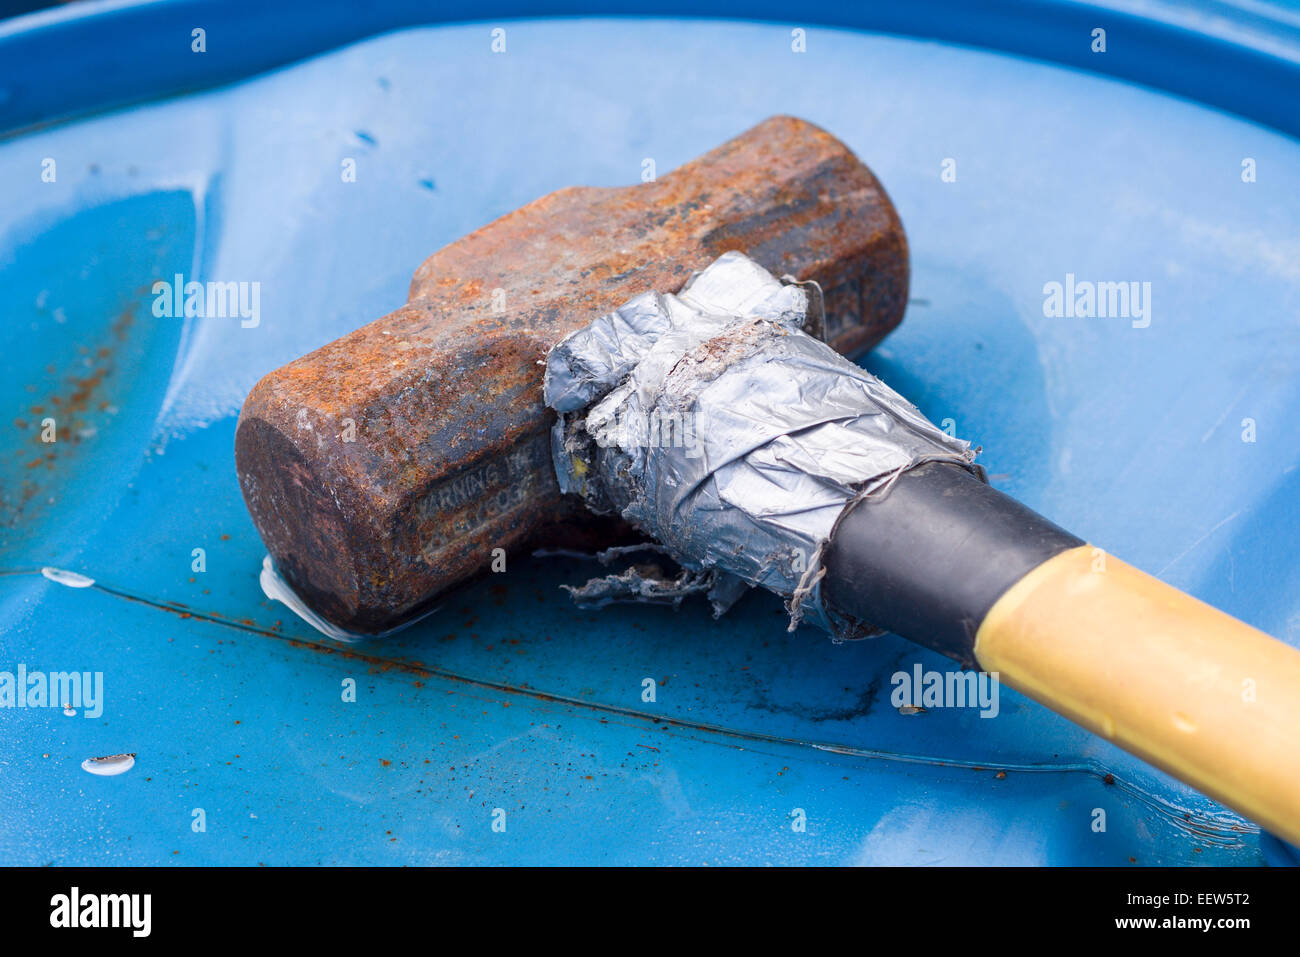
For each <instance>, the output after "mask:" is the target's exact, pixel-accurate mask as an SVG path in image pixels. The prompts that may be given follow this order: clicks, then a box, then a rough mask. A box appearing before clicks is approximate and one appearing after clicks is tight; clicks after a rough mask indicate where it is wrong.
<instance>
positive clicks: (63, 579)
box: [41, 565, 95, 588]
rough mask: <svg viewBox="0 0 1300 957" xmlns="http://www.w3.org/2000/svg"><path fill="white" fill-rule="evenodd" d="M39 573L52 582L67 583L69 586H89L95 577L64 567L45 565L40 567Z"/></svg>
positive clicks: (93, 582)
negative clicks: (88, 576)
mask: <svg viewBox="0 0 1300 957" xmlns="http://www.w3.org/2000/svg"><path fill="white" fill-rule="evenodd" d="M41 574H42V575H44V576H45V577H46V578H48V579H49V580H50V581H52V582H57V583H58V584H60V585H67V586H68V587H69V588H89V587H90V586H91V585H93V584H95V579H93V578H87V577H86V576H85V575H82V574H79V573H78V572H70V571H68V570H67V569H64V568H51V567H50V566H48V565H47V566H45V567H44V568H42V569H41Z"/></svg>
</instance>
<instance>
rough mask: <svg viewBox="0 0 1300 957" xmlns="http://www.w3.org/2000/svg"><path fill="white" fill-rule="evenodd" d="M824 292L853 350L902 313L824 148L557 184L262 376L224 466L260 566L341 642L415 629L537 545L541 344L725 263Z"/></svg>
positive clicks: (872, 194) (891, 244)
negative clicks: (357, 320)
mask: <svg viewBox="0 0 1300 957" xmlns="http://www.w3.org/2000/svg"><path fill="white" fill-rule="evenodd" d="M733 249H739V250H745V251H746V252H748V253H749V255H750V256H752V257H753V258H754V259H756V260H757V261H759V262H760V263H762V264H763V265H764V266H765V267H767V268H768V269H770V270H772V271H773V272H775V273H777V274H778V275H784V274H789V275H793V276H795V277H796V278H798V279H800V280H812V281H814V282H816V283H817V284H818V285H819V286H820V288H821V289H822V291H823V293H824V297H825V304H826V308H825V316H826V320H825V321H826V330H825V335H826V338H827V340H828V341H829V342H830V343H831V344H832V345H833V346H834V347H835V348H836V349H838V350H839V351H841V352H843V353H846V354H849V355H856V354H859V353H861V352H864V351H866V350H867V349H869V348H870V347H871V346H873V345H875V344H876V343H877V342H879V341H880V339H881V338H883V337H884V335H885V334H886V333H887V332H889V331H890V330H891V329H893V328H894V327H895V326H896V325H897V324H898V323H899V321H900V320H901V319H902V317H903V309H904V307H905V306H906V304H907V287H908V256H907V241H906V239H905V238H904V236H903V229H902V226H901V225H900V224H899V221H898V215H897V213H895V211H894V207H893V205H892V204H891V203H890V201H889V197H888V196H886V195H885V192H884V190H883V189H882V188H881V186H880V184H879V183H878V182H877V181H876V178H875V177H874V176H873V175H872V174H871V171H870V170H868V169H867V167H866V166H864V165H863V164H862V163H861V162H860V161H859V160H858V159H857V157H855V156H854V155H853V153H852V152H850V151H849V149H848V148H847V147H845V146H844V145H843V144H842V143H840V142H839V141H838V140H836V139H835V138H834V137H832V136H830V135H829V134H827V133H825V132H824V131H822V130H820V129H818V128H816V127H814V126H812V125H811V124H809V123H806V122H803V121H802V120H797V119H793V118H790V117H775V118H773V119H769V120H767V121H766V122H764V123H761V124H760V125H758V126H756V127H754V128H753V129H752V130H750V131H748V132H747V133H745V134H743V135H742V136H739V137H737V138H736V139H734V140H731V141H730V142H728V143H725V144H723V145H722V146H720V147H718V148H717V149H715V150H713V151H712V152H710V153H707V154H706V155H704V156H701V157H700V158H698V159H696V160H695V161H693V162H691V163H688V164H686V165H685V166H683V167H681V168H680V169H678V170H675V171H674V172H672V173H670V174H668V175H666V176H663V177H662V178H660V179H658V180H657V181H654V182H650V183H643V184H641V185H638V186H632V187H625V188H613V189H592V188H571V189H563V190H560V191H558V192H555V193H551V194H550V195H548V196H544V197H542V198H541V199H539V200H537V201H535V202H533V203H530V204H528V205H527V206H524V207H523V208H521V209H518V210H516V211H515V212H513V213H509V214H508V215H506V216H503V217H502V218H500V219H498V220H496V221H495V222H492V223H490V224H488V225H487V226H484V227H483V228H482V229H480V230H478V231H477V232H474V233H471V234H470V235H468V236H466V237H464V238H463V239H460V240H458V241H457V242H454V243H452V244H451V245H450V246H447V247H446V248H444V249H442V250H441V251H439V252H437V253H435V254H434V255H432V256H430V257H429V259H427V260H426V261H425V262H424V264H423V265H421V266H420V267H419V269H417V270H416V273H415V278H414V279H413V280H412V282H411V290H410V296H409V301H408V302H407V304H406V305H405V306H403V307H402V308H400V309H398V310H397V311H396V312H394V313H391V314H390V315H388V316H385V317H384V318H382V319H379V320H377V321H375V322H372V323H370V324H369V325H366V326H363V327H362V328H360V329H358V330H356V331H355V332H353V333H351V334H349V335H346V336H344V337H342V338H341V339H338V340H336V341H334V342H331V343H330V344H329V345H327V346H324V347H323V348H320V349H317V350H316V351H315V352H312V353H310V354H309V355H306V356H304V357H302V358H301V359H298V360H296V361H294V362H291V363H289V364H288V365H286V366H284V367H282V368H280V369H276V370H275V371H274V372H271V373H270V374H269V375H267V376H266V377H265V378H263V379H262V380H261V381H260V382H258V383H257V385H256V386H255V387H254V388H253V391H252V392H251V393H250V394H249V396H248V398H247V400H245V402H244V407H243V411H242V412H241V414H240V418H239V426H238V433H237V435H236V437H235V461H236V467H237V469H238V472H239V480H240V484H241V486H242V488H243V492H244V500H245V501H246V502H247V504H248V509H249V511H250V512H251V513H252V516H253V521H254V522H256V524H257V528H258V530H259V531H260V532H261V533H262V538H263V540H264V541H265V543H266V546H267V548H268V549H269V551H270V553H271V558H272V560H273V561H274V563H275V566H276V568H277V570H278V571H279V573H280V574H281V575H282V576H283V577H284V578H285V579H286V580H287V581H288V583H289V584H290V585H291V586H292V588H293V589H294V591H295V592H296V593H297V594H298V595H299V597H301V598H302V599H303V600H304V601H305V602H306V603H307V605H308V606H310V607H311V608H312V609H313V610H314V611H316V612H317V613H318V614H320V615H321V616H323V617H324V618H325V619H327V620H328V621H330V622H332V623H333V624H335V625H337V626H339V627H341V628H343V629H345V630H347V631H351V632H356V633H369V634H374V633H379V632H383V631H386V630H389V629H391V628H393V627H395V626H397V625H400V624H402V623H403V622H405V621H409V620H411V619H412V618H416V617H419V615H420V614H422V613H423V612H424V611H426V610H427V609H428V608H430V607H432V603H433V602H434V601H435V600H436V597H437V595H438V594H439V593H441V592H443V591H445V590H446V589H447V588H449V587H451V586H452V585H455V584H457V583H459V582H461V581H464V580H465V579H466V578H469V577H471V576H472V575H474V574H476V573H478V572H481V571H483V570H486V569H487V568H488V567H489V563H490V561H491V557H492V553H493V549H497V548H503V549H506V550H513V549H518V548H523V547H527V546H528V545H529V544H530V543H532V542H538V543H541V542H554V541H555V536H556V534H557V531H558V529H559V528H563V529H565V530H567V529H568V528H569V526H572V525H573V524H574V523H573V519H574V518H575V517H577V518H582V520H583V524H589V522H588V520H587V518H586V517H584V516H583V514H582V512H581V510H580V506H577V505H575V504H573V503H572V502H566V501H565V500H564V499H562V498H561V496H560V491H559V488H558V486H557V484H556V481H555V470H554V468H553V466H552V465H551V453H550V446H549V444H548V438H547V430H548V428H549V427H550V422H551V419H552V418H553V417H552V416H550V413H548V412H547V410H546V408H545V407H544V406H543V404H542V368H541V366H540V365H539V364H538V363H539V362H540V360H542V359H543V358H544V357H545V355H546V353H547V351H548V350H550V348H551V347H552V346H554V345H555V344H556V342H558V341H559V340H560V339H561V338H563V337H564V335H566V334H567V333H569V332H572V331H573V330H574V329H577V328H579V327H581V326H583V325H586V324H587V323H589V322H591V321H592V320H593V319H595V318H596V317H598V316H600V315H601V314H603V313H605V312H608V311H609V310H611V309H613V308H615V307H616V306H619V305H621V304H622V303H623V302H625V301H626V300H627V299H630V298H631V297H632V296H634V295H636V294H637V293H639V292H643V291H644V290H646V289H664V288H671V289H676V288H679V287H680V286H681V285H682V284H683V283H684V282H685V281H686V279H687V278H688V277H689V276H690V275H691V273H692V272H693V271H695V270H698V269H702V268H704V267H705V266H706V265H707V264H708V263H710V262H711V261H713V260H714V259H715V258H716V257H717V256H718V255H720V254H721V253H724V252H726V251H728V250H733Z"/></svg>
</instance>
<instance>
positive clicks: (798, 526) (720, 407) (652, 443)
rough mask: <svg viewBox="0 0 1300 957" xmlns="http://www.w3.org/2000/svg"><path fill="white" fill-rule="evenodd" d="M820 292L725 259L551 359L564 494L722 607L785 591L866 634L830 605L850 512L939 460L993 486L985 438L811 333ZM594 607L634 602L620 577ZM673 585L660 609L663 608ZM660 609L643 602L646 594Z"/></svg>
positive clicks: (805, 609) (793, 613) (793, 605)
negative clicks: (638, 539) (949, 430)
mask: <svg viewBox="0 0 1300 957" xmlns="http://www.w3.org/2000/svg"><path fill="white" fill-rule="evenodd" d="M820 320H821V316H820V299H819V297H818V296H812V297H810V296H809V294H808V292H807V291H805V289H804V288H803V287H802V286H800V285H798V284H793V283H790V284H787V283H783V282H781V281H780V280H778V279H776V278H775V277H774V276H772V275H771V274H770V273H768V272H767V271H766V270H765V269H763V267H762V266H760V265H758V264H757V263H755V262H754V261H753V260H751V259H749V258H748V257H746V256H744V255H743V254H741V253H738V252H730V253H726V254H724V255H723V256H721V257H720V258H719V259H717V260H716V261H715V262H713V263H712V264H711V265H710V266H709V267H708V268H707V269H705V270H704V271H703V272H701V273H699V274H697V275H696V276H695V277H693V278H692V279H691V281H690V282H688V283H687V284H686V286H685V287H684V288H683V289H682V291H681V292H680V293H679V294H677V295H673V294H660V293H653V292H651V293H645V294H643V295H641V296H638V297H636V298H635V299H633V300H631V301H630V302H628V303H627V304H626V305H624V306H623V307H621V308H620V309H618V310H616V311H614V312H612V313H610V314H608V315H606V316H602V317H601V318H600V319H598V320H596V321H595V322H593V323H592V324H591V325H590V326H587V327H586V328H583V329H580V330H578V331H576V332H574V333H573V334H571V335H569V336H568V337H566V338H565V339H564V340H562V341H561V342H560V343H559V344H557V345H556V346H555V348H554V349H552V350H551V352H550V354H549V355H548V356H547V361H546V378H545V398H546V403H547V405H549V406H550V407H551V408H553V409H555V410H556V411H557V412H558V413H559V419H558V421H557V422H556V425H555V428H554V431H553V433H552V443H551V447H552V455H553V458H554V461H555V469H556V473H557V475H558V477H559V481H560V487H561V488H562V489H563V490H564V491H565V492H569V493H573V494H578V495H582V496H583V497H584V499H585V500H586V502H587V504H588V506H589V507H591V508H592V509H593V510H595V511H598V512H602V513H617V514H619V515H621V516H622V517H623V518H625V519H626V520H627V521H629V522H630V523H631V524H632V525H634V526H636V527H637V528H639V529H640V530H641V531H643V532H645V533H646V534H648V535H650V536H652V537H653V538H655V539H656V540H657V541H658V542H660V543H661V544H662V545H663V546H664V548H665V550H666V551H667V552H668V554H669V555H670V556H671V557H672V558H673V559H674V561H676V562H677V563H678V564H679V565H681V566H682V567H683V568H684V569H687V570H689V571H691V572H695V573H696V574H695V575H688V576H686V580H685V581H684V582H683V584H684V585H687V586H688V587H689V590H690V591H692V592H694V591H699V590H701V581H702V580H703V579H701V578H700V575H701V574H704V575H708V576H710V577H709V578H708V579H707V580H708V582H709V584H710V589H709V594H710V597H711V598H712V599H713V601H714V608H715V611H716V612H717V613H719V614H720V613H721V612H722V611H725V610H726V607H728V606H729V605H730V603H731V602H733V601H734V600H735V599H736V597H738V595H739V594H740V593H742V592H743V591H744V590H745V589H744V588H743V587H741V583H743V584H744V585H750V586H754V585H757V586H761V587H763V588H766V589H768V590H770V591H773V592H776V593H777V594H778V595H782V596H784V597H785V598H786V599H787V600H788V601H787V608H788V609H789V611H790V617H791V623H790V627H791V628H792V629H793V628H794V627H795V626H796V625H797V624H798V623H799V621H800V620H801V618H802V619H808V620H811V621H814V622H816V623H817V624H819V625H821V626H822V627H823V628H825V629H827V630H828V631H830V632H831V634H832V635H834V636H835V637H837V638H852V637H862V636H863V635H865V634H869V633H870V631H871V629H870V626H869V625H868V624H867V623H864V622H858V621H854V620H850V619H848V618H846V617H845V616H843V615H840V614H838V613H836V612H835V611H834V610H833V609H830V608H827V607H826V605H825V603H824V601H823V600H822V595H821V578H822V575H823V569H822V566H821V560H822V551H823V549H824V547H825V545H826V542H827V541H828V540H829V538H830V536H831V533H832V531H833V530H834V528H835V524H836V522H837V521H838V519H839V517H840V515H841V514H842V513H843V512H844V510H845V507H846V506H847V505H849V503H851V502H853V501H854V500H855V499H857V498H859V497H862V496H869V495H873V494H879V493H880V492H882V491H883V490H884V489H886V488H887V487H888V485H889V483H890V482H891V481H892V480H893V479H894V478H896V477H897V476H898V475H900V474H902V473H903V472H905V471H907V470H908V469H910V468H913V467H915V466H917V465H920V464H921V463H923V462H931V461H949V462H953V463H956V464H958V465H961V466H964V467H966V468H968V469H970V470H971V471H972V472H973V473H975V474H976V475H978V476H980V477H981V478H983V470H982V469H980V468H978V467H977V466H975V465H974V458H975V453H974V452H973V451H972V450H971V448H970V445H969V444H968V443H966V442H964V441H962V440H960V439H956V438H953V437H952V436H949V435H947V434H945V433H944V432H942V431H940V430H939V429H937V428H936V427H935V426H934V425H933V424H931V423H930V422H929V420H927V419H926V418H925V416H923V415H922V414H921V413H920V412H919V411H918V410H917V409H916V407H915V406H913V405H912V404H911V403H910V402H908V401H907V400H906V399H904V398H903V397H902V396H900V395H899V394H898V393H897V392H895V391H894V390H893V389H891V388H889V387H888V386H887V385H885V384H884V383H883V382H881V381H880V380H879V379H877V378H876V377H875V376H873V375H871V374H870V373H868V372H865V371H864V370H862V369H860V368H858V366H856V365H854V364H853V363H852V362H850V361H848V360H847V359H845V358H844V357H843V356H841V355H839V354H838V353H837V352H835V351H834V350H833V349H831V348H830V347H829V346H827V345H826V344H825V343H823V342H821V341H820V340H818V339H815V338H813V336H811V335H809V334H808V333H807V332H805V331H804V329H805V328H807V327H812V328H820ZM587 589H588V590H587V591H586V592H585V593H584V590H583V589H577V590H576V594H577V596H578V597H579V598H582V597H588V598H590V599H592V600H593V601H594V603H597V604H603V603H607V602H608V601H609V600H613V599H615V598H617V597H619V596H620V594H621V595H623V597H627V598H629V599H632V600H636V599H637V597H638V594H637V592H638V590H639V591H640V592H644V591H645V585H644V581H643V576H640V575H638V576H636V581H635V584H634V587H631V588H629V589H627V590H625V591H622V592H621V591H620V586H619V581H618V577H617V576H611V577H610V578H607V579H604V580H599V581H597V582H592V583H590V584H589V585H588V586H587ZM664 594H665V593H664V591H663V589H660V590H659V591H658V595H657V597H658V599H659V600H663V599H664ZM642 600H644V598H642Z"/></svg>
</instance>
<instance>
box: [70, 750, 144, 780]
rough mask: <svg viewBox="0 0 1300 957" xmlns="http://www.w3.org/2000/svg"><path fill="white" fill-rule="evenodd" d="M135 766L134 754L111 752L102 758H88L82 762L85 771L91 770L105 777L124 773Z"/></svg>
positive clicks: (92, 772)
mask: <svg viewBox="0 0 1300 957" xmlns="http://www.w3.org/2000/svg"><path fill="white" fill-rule="evenodd" d="M133 767H135V755H134V754H110V755H106V756H105V757H102V758H86V760H84V761H82V762H81V768H82V770H83V771H89V772H90V773H91V774H98V775H101V776H103V777H109V776H111V775H114V774H124V773H125V772H127V771H130V770H131V769H132V768H133Z"/></svg>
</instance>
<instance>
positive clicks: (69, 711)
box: [63, 701, 77, 718]
mask: <svg viewBox="0 0 1300 957" xmlns="http://www.w3.org/2000/svg"><path fill="white" fill-rule="evenodd" d="M63 713H64V714H66V715H67V716H68V717H69V718H75V717H76V716H77V709H76V708H74V707H73V706H72V705H70V704H68V703H67V702H66V701H65V702H64V703H63Z"/></svg>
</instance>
